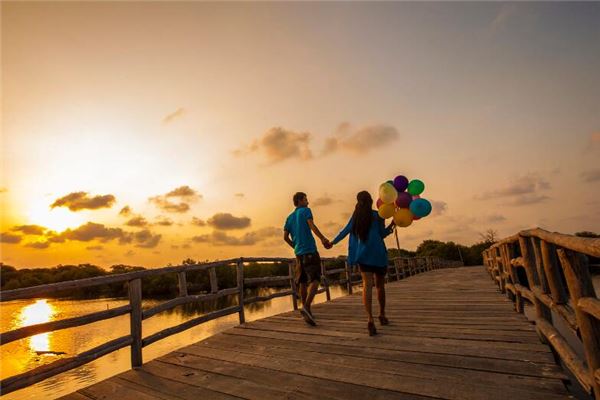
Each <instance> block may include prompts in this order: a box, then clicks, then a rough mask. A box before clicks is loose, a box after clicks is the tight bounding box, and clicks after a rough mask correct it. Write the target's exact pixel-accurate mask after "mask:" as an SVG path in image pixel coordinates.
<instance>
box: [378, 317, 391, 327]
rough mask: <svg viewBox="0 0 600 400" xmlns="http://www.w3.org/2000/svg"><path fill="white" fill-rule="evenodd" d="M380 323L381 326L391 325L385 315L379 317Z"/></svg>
mask: <svg viewBox="0 0 600 400" xmlns="http://www.w3.org/2000/svg"><path fill="white" fill-rule="evenodd" d="M379 323H380V324H381V325H389V323H390V321H389V320H388V319H387V318H386V317H385V316H383V315H380V316H379Z"/></svg>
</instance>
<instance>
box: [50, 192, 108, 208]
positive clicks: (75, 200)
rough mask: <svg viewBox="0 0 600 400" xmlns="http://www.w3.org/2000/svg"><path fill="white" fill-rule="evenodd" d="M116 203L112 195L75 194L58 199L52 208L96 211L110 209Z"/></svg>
mask: <svg viewBox="0 0 600 400" xmlns="http://www.w3.org/2000/svg"><path fill="white" fill-rule="evenodd" d="M115 201H116V199H115V196H113V195H112V194H107V195H104V196H94V197H89V196H88V193H87V192H73V193H69V194H68V195H66V196H63V197H61V198H59V199H56V200H55V201H54V203H52V205H51V206H50V208H55V207H68V208H69V210H71V211H79V210H85V209H87V210H96V209H98V208H110V207H112V205H113V204H114V203H115Z"/></svg>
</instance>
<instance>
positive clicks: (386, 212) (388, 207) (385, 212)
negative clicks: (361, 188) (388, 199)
mask: <svg viewBox="0 0 600 400" xmlns="http://www.w3.org/2000/svg"><path fill="white" fill-rule="evenodd" d="M395 209H396V208H395V207H394V205H393V204H382V205H381V207H379V211H378V213H379V216H380V217H381V218H383V219H388V218H391V217H393V216H394V210H395Z"/></svg>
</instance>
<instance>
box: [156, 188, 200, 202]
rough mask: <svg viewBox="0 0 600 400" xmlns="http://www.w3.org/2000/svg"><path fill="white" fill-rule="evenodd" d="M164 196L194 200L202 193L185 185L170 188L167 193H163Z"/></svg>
mask: <svg viewBox="0 0 600 400" xmlns="http://www.w3.org/2000/svg"><path fill="white" fill-rule="evenodd" d="M165 197H180V198H183V199H187V200H195V199H200V198H202V195H201V194H199V193H198V192H196V191H195V190H194V189H192V188H191V187H189V186H187V185H185V186H180V187H178V188H176V189H173V190H171V191H170V192H169V193H167V194H165Z"/></svg>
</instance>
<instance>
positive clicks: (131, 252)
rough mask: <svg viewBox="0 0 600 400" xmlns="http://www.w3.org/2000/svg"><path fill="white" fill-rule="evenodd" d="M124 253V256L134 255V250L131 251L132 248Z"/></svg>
mask: <svg viewBox="0 0 600 400" xmlns="http://www.w3.org/2000/svg"><path fill="white" fill-rule="evenodd" d="M124 255H125V256H126V257H130V256H134V255H135V251H133V250H127V251H126V252H125V254H124Z"/></svg>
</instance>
